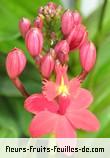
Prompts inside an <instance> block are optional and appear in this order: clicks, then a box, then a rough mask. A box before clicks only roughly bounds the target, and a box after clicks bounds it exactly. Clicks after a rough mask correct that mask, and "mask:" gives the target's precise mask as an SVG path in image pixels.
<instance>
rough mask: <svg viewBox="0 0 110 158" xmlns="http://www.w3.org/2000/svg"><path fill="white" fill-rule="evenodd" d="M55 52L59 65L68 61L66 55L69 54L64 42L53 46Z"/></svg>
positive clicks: (66, 43) (67, 46)
mask: <svg viewBox="0 0 110 158" xmlns="http://www.w3.org/2000/svg"><path fill="white" fill-rule="evenodd" d="M55 52H56V56H57V58H58V59H59V60H60V61H61V63H62V64H63V63H65V62H67V61H68V53H69V44H68V42H67V41H66V40H62V41H60V42H59V43H57V44H56V46H55Z"/></svg>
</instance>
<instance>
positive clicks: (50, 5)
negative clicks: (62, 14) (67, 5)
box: [47, 2, 57, 9]
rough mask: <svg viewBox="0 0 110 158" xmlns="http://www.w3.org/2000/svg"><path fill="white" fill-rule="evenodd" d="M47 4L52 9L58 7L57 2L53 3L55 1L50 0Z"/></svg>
mask: <svg viewBox="0 0 110 158" xmlns="http://www.w3.org/2000/svg"><path fill="white" fill-rule="evenodd" d="M47 5H48V7H49V8H51V9H56V8H57V5H56V4H55V3H53V2H49V3H48V4H47Z"/></svg>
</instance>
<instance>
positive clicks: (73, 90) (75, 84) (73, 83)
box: [69, 78, 80, 96]
mask: <svg viewBox="0 0 110 158" xmlns="http://www.w3.org/2000/svg"><path fill="white" fill-rule="evenodd" d="M79 88H80V81H79V79H78V78H73V79H72V80H70V82H69V92H70V94H71V96H75V95H76V94H77V90H78V89H79Z"/></svg>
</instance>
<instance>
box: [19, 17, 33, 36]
mask: <svg viewBox="0 0 110 158" xmlns="http://www.w3.org/2000/svg"><path fill="white" fill-rule="evenodd" d="M30 27H31V22H30V20H29V19H27V18H22V19H21V20H20V21H19V30H20V33H21V35H22V37H25V36H26V33H27V32H28V30H29V29H30Z"/></svg>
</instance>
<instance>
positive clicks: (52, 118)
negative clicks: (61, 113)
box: [29, 111, 58, 137]
mask: <svg viewBox="0 0 110 158" xmlns="http://www.w3.org/2000/svg"><path fill="white" fill-rule="evenodd" d="M57 118H58V115H57V114H54V113H51V112H49V111H42V112H39V113H38V114H37V116H35V117H34V119H33V120H32V122H31V125H30V128H29V130H30V134H31V136H32V137H41V136H43V135H46V134H49V133H52V131H53V128H54V126H55V124H56V121H57Z"/></svg>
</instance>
